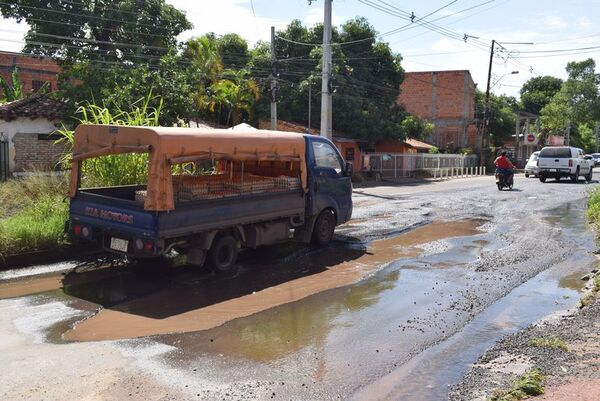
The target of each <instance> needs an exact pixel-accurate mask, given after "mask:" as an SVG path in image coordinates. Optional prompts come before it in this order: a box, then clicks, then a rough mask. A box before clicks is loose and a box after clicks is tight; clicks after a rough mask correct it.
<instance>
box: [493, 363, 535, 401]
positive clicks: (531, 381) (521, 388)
mask: <svg viewBox="0 0 600 401" xmlns="http://www.w3.org/2000/svg"><path fill="white" fill-rule="evenodd" d="M543 381H544V376H543V375H542V373H541V372H540V371H539V370H538V369H531V370H529V371H527V372H525V373H524V374H522V375H521V376H519V377H518V378H517V379H516V380H515V381H514V382H513V384H512V386H511V387H510V389H508V390H505V391H499V390H496V391H495V392H494V394H493V395H492V396H491V397H490V398H489V399H488V400H489V401H517V400H522V399H524V398H527V397H529V396H531V395H540V394H543V393H544V386H542V382H543Z"/></svg>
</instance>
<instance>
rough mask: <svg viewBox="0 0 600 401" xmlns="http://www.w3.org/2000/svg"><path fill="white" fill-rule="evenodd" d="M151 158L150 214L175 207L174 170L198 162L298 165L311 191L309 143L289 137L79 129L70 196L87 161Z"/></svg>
mask: <svg viewBox="0 0 600 401" xmlns="http://www.w3.org/2000/svg"><path fill="white" fill-rule="evenodd" d="M146 152H147V153H148V154H149V157H148V185H147V197H146V201H145V203H144V209H145V210H154V211H168V210H173V209H174V208H175V202H174V197H173V183H172V177H171V166H172V165H174V164H179V163H186V162H193V161H199V160H232V161H238V162H244V161H282V162H287V161H291V162H299V164H300V179H301V182H302V188H303V190H304V191H306V190H307V172H306V156H305V155H306V144H305V140H304V135H303V134H296V133H290V132H279V131H267V130H248V131H233V130H226V129H198V128H176V127H125V126H115V125H92V124H82V125H79V126H78V127H77V128H76V129H75V139H74V145H73V161H72V169H71V182H70V186H69V196H70V197H71V198H73V197H75V195H76V194H77V189H78V187H79V181H80V176H79V175H80V170H81V163H82V161H83V160H85V159H89V158H93V157H99V156H107V155H114V154H122V153H146Z"/></svg>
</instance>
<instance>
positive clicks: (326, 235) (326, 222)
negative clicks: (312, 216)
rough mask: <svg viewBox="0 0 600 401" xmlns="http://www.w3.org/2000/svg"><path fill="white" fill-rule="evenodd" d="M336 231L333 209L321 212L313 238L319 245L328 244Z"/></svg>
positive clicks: (314, 228)
mask: <svg viewBox="0 0 600 401" xmlns="http://www.w3.org/2000/svg"><path fill="white" fill-rule="evenodd" d="M334 231H335V215H334V214H333V211H331V209H326V210H323V211H322V212H321V214H320V215H319V217H317V221H315V226H314V227H313V232H312V240H313V243H315V244H318V245H325V244H328V243H329V242H330V241H331V239H332V238H333V232H334Z"/></svg>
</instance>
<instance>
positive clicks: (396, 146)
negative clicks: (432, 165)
mask: <svg viewBox="0 0 600 401" xmlns="http://www.w3.org/2000/svg"><path fill="white" fill-rule="evenodd" d="M433 148H434V146H433V145H430V144H428V143H426V142H423V141H419V140H417V139H411V138H409V139H406V140H404V141H400V140H398V141H384V142H380V143H377V144H376V145H375V152H377V153H429V150H430V149H433Z"/></svg>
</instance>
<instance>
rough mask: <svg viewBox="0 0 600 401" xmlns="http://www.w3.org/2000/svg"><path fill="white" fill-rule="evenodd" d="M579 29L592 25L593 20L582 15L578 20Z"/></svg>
mask: <svg viewBox="0 0 600 401" xmlns="http://www.w3.org/2000/svg"><path fill="white" fill-rule="evenodd" d="M577 26H578V27H579V29H582V30H586V29H589V28H591V27H592V21H591V20H590V19H589V18H588V17H580V18H579V19H578V20H577Z"/></svg>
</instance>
